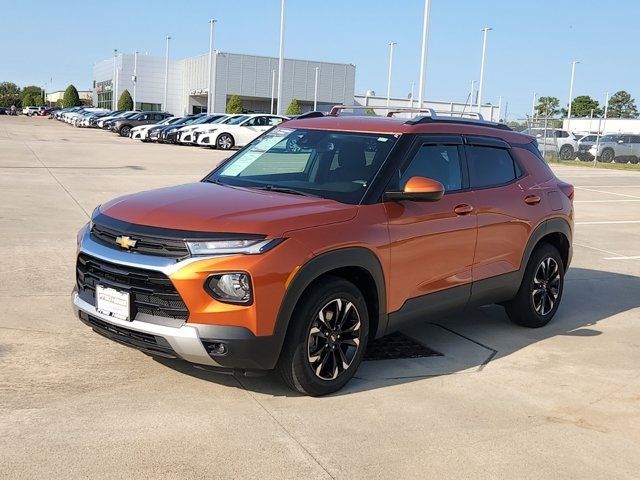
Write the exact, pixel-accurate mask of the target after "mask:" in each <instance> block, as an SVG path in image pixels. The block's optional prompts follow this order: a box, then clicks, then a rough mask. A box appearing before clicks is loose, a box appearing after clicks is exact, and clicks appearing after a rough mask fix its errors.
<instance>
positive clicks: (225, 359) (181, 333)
mask: <svg viewBox="0 0 640 480" xmlns="http://www.w3.org/2000/svg"><path fill="white" fill-rule="evenodd" d="M79 251H80V252H81V253H83V254H85V255H90V256H93V257H95V258H98V259H101V260H104V261H108V262H111V263H114V264H117V265H121V266H126V267H134V268H138V269H147V270H154V271H159V272H163V273H165V274H167V275H169V276H171V275H172V274H179V273H180V272H179V271H180V270H181V269H184V268H185V267H187V269H188V265H190V264H193V265H195V264H196V263H197V259H196V260H194V261H192V262H190V261H189V260H185V261H184V262H179V263H176V261H175V259H173V258H166V257H165V258H163V257H156V256H151V255H139V254H131V253H128V252H121V251H119V250H115V249H112V248H110V247H107V246H105V245H102V244H100V243H98V242H96V241H94V240H93V239H92V238H91V235H90V234H89V232H88V229H85V230H84V233H83V234H82V240H81V244H80V249H79ZM181 265H182V266H181ZM71 300H72V305H73V309H74V313H75V315H76V317H77V318H79V319H80V320H81V321H82V322H83V323H85V324H86V325H88V326H89V327H91V328H92V329H93V330H94V331H96V332H97V333H99V334H101V335H103V336H105V337H107V338H110V339H111V340H114V341H116V342H119V343H121V344H125V345H127V346H130V347H133V348H136V349H138V350H141V351H144V352H145V353H148V354H151V355H158V356H162V357H169V358H180V359H183V360H186V361H188V362H191V363H196V364H201V365H208V366H212V367H218V368H224V369H240V370H270V369H273V368H274V367H275V365H276V363H277V361H278V358H279V355H280V350H281V347H282V343H283V340H284V332H280V333H273V334H272V335H256V334H254V333H253V332H252V331H251V330H249V329H248V328H245V327H242V326H237V325H216V324H205V323H197V320H196V322H193V323H192V322H189V321H186V322H185V321H178V322H175V323H171V322H167V320H166V319H164V320H163V319H158V318H154V317H153V316H152V315H140V314H137V315H136V317H134V318H133V320H131V321H128V320H120V319H118V318H114V317H111V316H109V315H106V314H103V313H101V312H98V310H97V309H96V307H95V305H94V304H93V301H92V298H91V297H89V298H87V295H86V291H85V293H84V294H82V295H81V294H80V293H79V292H78V291H77V288H74V290H73V292H72V294H71ZM228 307H229V306H225V308H228ZM203 308H205V309H206V308H207V307H206V306H205V307H203ZM229 316H233V312H232V311H227V312H226V313H223V317H221V318H225V317H229ZM229 318H230V317H229ZM216 344H223V345H224V347H225V350H226V351H225V353H223V354H220V353H216V352H215V351H214V349H213V346H214V345H216Z"/></svg>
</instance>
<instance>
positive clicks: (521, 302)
mask: <svg viewBox="0 0 640 480" xmlns="http://www.w3.org/2000/svg"><path fill="white" fill-rule="evenodd" d="M547 272H548V273H547ZM563 289H564V264H563V263H562V258H561V257H560V253H559V252H558V249H557V248H556V247H554V246H553V245H550V244H548V243H542V244H540V245H538V246H537V247H536V249H535V250H534V251H533V253H532V254H531V258H529V263H528V264H527V267H526V269H525V271H524V276H523V277H522V283H521V284H520V289H519V290H518V293H517V294H516V296H515V297H514V298H513V299H512V300H510V301H509V302H506V303H505V309H506V311H507V315H508V316H509V318H510V319H511V321H512V322H513V323H516V324H518V325H521V326H523V327H529V328H539V327H544V326H545V325H546V324H547V323H549V322H550V321H551V319H552V318H553V316H554V315H555V314H556V312H557V310H558V306H559V305H560V301H561V300H562V292H563ZM536 292H537V293H536Z"/></svg>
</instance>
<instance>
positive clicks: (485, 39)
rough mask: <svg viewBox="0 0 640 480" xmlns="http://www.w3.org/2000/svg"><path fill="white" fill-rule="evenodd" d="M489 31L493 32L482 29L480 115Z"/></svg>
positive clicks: (487, 28) (485, 28)
mask: <svg viewBox="0 0 640 480" xmlns="http://www.w3.org/2000/svg"><path fill="white" fill-rule="evenodd" d="M489 30H493V29H492V28H491V27H484V28H483V29H482V32H484V33H483V38H482V62H481V63H480V83H479V84H478V113H480V109H481V108H482V90H483V88H484V62H485V60H486V59H487V34H488V33H489Z"/></svg>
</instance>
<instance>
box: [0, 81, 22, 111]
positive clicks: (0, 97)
mask: <svg viewBox="0 0 640 480" xmlns="http://www.w3.org/2000/svg"><path fill="white" fill-rule="evenodd" d="M19 103H20V87H19V86H18V85H16V84H15V83H13V82H0V107H10V106H11V105H18V104H19Z"/></svg>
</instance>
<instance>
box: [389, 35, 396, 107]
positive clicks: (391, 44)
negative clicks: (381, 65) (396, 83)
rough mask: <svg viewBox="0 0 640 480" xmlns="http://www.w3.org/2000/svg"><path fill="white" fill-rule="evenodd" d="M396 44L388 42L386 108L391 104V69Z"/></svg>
mask: <svg viewBox="0 0 640 480" xmlns="http://www.w3.org/2000/svg"><path fill="white" fill-rule="evenodd" d="M395 45H397V43H396V42H389V75H388V76H387V107H388V106H389V105H390V104H391V69H392V68H393V47H394V46H395Z"/></svg>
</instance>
